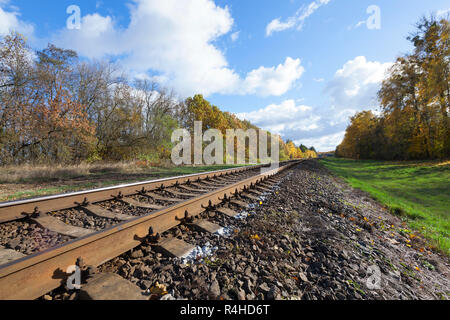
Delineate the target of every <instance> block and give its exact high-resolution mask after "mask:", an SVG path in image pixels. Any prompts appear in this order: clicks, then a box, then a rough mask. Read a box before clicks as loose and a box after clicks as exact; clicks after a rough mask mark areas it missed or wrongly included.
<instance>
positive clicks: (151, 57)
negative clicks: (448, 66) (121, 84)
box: [0, 0, 450, 151]
mask: <svg viewBox="0 0 450 320" xmlns="http://www.w3.org/2000/svg"><path fill="white" fill-rule="evenodd" d="M70 6H72V7H70ZM73 6H77V7H78V8H79V10H80V17H81V19H80V24H79V28H78V25H76V20H74V19H73V17H74V16H73V14H74V13H75V14H76V10H75V11H73V8H74V7H73ZM449 8H450V5H449V2H448V0H433V1H423V0H369V1H366V0H277V1H275V0H270V1H269V0H232V1H231V0H215V1H214V0H164V1H161V0H127V1H119V0H102V1H95V0H78V1H77V0H69V1H66V0H58V1H54V0H40V1H30V0H0V37H1V36H2V35H5V34H6V33H8V32H9V31H10V30H16V31H19V32H21V33H23V34H25V35H26V36H27V37H28V39H29V40H30V42H31V44H32V46H33V47H34V48H35V49H41V48H43V47H45V46H46V45H47V43H49V42H50V43H53V44H55V45H58V46H61V47H64V48H70V49H75V50H76V51H77V52H78V53H79V54H80V56H81V57H82V58H84V59H109V60H113V61H119V62H120V63H121V65H122V66H123V67H124V68H125V69H126V71H127V72H128V74H129V75H130V76H132V77H137V78H148V79H156V80H158V81H160V82H162V83H163V84H164V85H165V86H167V87H170V88H174V89H175V90H176V92H177V93H178V94H179V95H180V97H187V96H190V95H193V94H196V93H201V94H203V95H205V96H206V97H207V98H208V99H209V100H210V101H211V102H212V103H213V104H215V105H217V106H218V107H220V108H221V109H222V110H225V111H230V112H233V113H236V114H238V116H239V117H240V118H245V119H248V120H250V121H252V122H253V123H255V124H256V125H258V126H260V127H262V128H265V129H268V130H271V131H274V132H278V133H280V134H281V135H282V136H283V137H284V138H286V139H291V140H294V141H295V142H297V143H304V144H306V145H308V146H312V145H314V146H315V147H316V148H317V149H318V150H320V151H329V150H333V149H334V148H335V147H336V145H338V144H339V143H340V142H341V140H342V138H343V135H344V132H345V128H346V126H347V124H348V119H349V117H350V116H352V115H353V114H354V113H355V112H357V111H359V110H366V109H374V110H376V108H377V101H376V92H377V90H378V88H379V85H380V82H381V81H382V79H383V77H384V76H385V71H386V69H387V68H389V66H390V65H391V64H392V62H393V61H394V60H395V58H396V57H397V56H398V55H401V54H404V53H406V52H408V51H410V50H411V46H410V44H409V42H408V41H407V40H406V36H407V35H408V34H409V32H411V31H413V29H414V24H415V23H416V22H417V21H418V19H419V17H420V16H422V15H428V14H431V13H434V14H437V15H443V14H445V13H446V12H449ZM68 9H69V10H68ZM68 12H69V13H68ZM68 21H69V23H68ZM74 26H75V27H76V28H73V27H74Z"/></svg>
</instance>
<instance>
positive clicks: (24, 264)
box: [0, 161, 299, 300]
mask: <svg viewBox="0 0 450 320" xmlns="http://www.w3.org/2000/svg"><path fill="white" fill-rule="evenodd" d="M297 163H299V162H298V161H291V162H290V163H288V164H287V165H285V166H282V167H279V168H277V169H273V170H270V171H266V172H262V173H260V174H257V175H255V176H252V177H250V178H247V179H244V180H242V181H239V182H237V183H234V184H232V185H229V186H225V187H223V188H220V189H217V190H213V191H212V192H210V193H207V194H203V195H200V196H199V197H196V198H193V199H189V200H186V201H185V202H182V203H178V204H175V205H173V206H171V207H167V208H164V209H161V210H159V211H156V212H153V213H151V214H149V215H146V216H143V217H137V218H135V219H133V220H130V221H128V222H124V223H122V224H120V225H117V226H114V227H111V228H110V229H106V230H102V231H99V232H96V233H94V234H92V235H89V236H85V237H83V238H78V239H75V240H72V241H70V242H67V243H65V244H62V245H60V246H57V247H54V248H51V249H48V250H46V251H43V252H41V253H37V254H35V255H32V256H28V257H25V258H22V259H20V260H16V261H13V262H11V263H9V264H6V265H3V266H1V267H0V300H31V299H36V298H38V297H40V296H42V295H44V294H45V293H47V292H49V291H51V290H53V289H55V288H57V287H59V286H60V285H61V284H63V283H64V282H65V281H66V279H67V277H68V276H69V274H67V273H66V270H67V268H68V267H69V266H72V265H74V264H75V262H76V260H77V258H79V257H82V258H83V261H85V263H86V264H88V265H94V266H99V265H101V264H103V263H105V262H107V261H109V260H111V259H113V258H115V257H117V256H120V255H121V254H123V253H125V252H127V251H129V250H131V249H133V248H135V247H137V246H139V245H140V244H141V242H142V241H143V240H144V239H146V237H147V236H148V235H149V230H150V228H151V230H153V232H154V233H163V232H165V231H167V230H169V229H171V228H173V227H175V226H177V225H178V224H180V221H181V220H182V219H183V218H185V217H186V214H188V215H189V216H196V215H198V214H200V213H201V212H203V211H204V207H205V206H207V205H217V204H220V203H221V202H222V199H221V197H224V196H225V195H226V196H230V195H232V194H234V193H235V192H236V191H238V192H240V191H242V190H244V188H245V187H248V186H250V185H251V184H254V183H258V182H261V181H264V180H266V179H268V178H269V177H270V176H272V175H275V174H277V173H279V172H281V171H284V170H286V169H288V168H290V167H291V166H293V165H295V164H297Z"/></svg>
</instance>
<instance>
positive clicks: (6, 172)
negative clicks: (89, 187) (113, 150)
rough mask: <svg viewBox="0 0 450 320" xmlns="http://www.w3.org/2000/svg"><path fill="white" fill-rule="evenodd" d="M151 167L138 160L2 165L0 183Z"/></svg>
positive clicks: (55, 179)
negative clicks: (69, 164) (72, 163)
mask: <svg viewBox="0 0 450 320" xmlns="http://www.w3.org/2000/svg"><path fill="white" fill-rule="evenodd" d="M150 171H152V168H151V167H148V166H146V165H143V164H142V163H136V162H118V163H102V164H88V163H82V164H79V165H71V166H63V165H52V166H50V165H40V166H34V165H21V166H6V167H0V183H29V182H50V181H60V180H67V179H75V178H79V177H86V176H90V175H102V174H113V173H117V174H130V173H148V172H150Z"/></svg>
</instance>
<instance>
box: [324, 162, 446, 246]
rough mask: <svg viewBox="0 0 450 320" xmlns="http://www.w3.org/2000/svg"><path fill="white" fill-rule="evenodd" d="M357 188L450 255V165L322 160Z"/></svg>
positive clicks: (439, 163)
mask: <svg viewBox="0 0 450 320" xmlns="http://www.w3.org/2000/svg"><path fill="white" fill-rule="evenodd" d="M320 162H321V163H322V164H323V165H324V166H325V167H327V168H328V169H329V170H330V171H331V172H333V173H334V174H335V175H337V176H339V177H341V178H343V179H344V180H345V181H346V182H347V183H349V184H350V185H351V186H352V187H353V188H358V189H360V190H363V191H366V192H368V193H369V194H370V195H371V196H372V197H373V198H374V199H375V200H377V201H379V202H380V203H382V204H384V205H385V206H387V207H388V208H389V209H390V211H391V212H392V213H393V214H396V215H399V216H401V217H402V218H404V219H405V220H407V222H408V225H409V227H410V228H412V229H415V230H417V231H420V232H421V233H422V234H423V235H424V236H425V237H426V238H427V239H429V240H430V241H431V243H432V245H433V246H434V247H435V248H437V249H439V250H440V251H442V252H443V253H445V254H447V255H449V254H450V238H449V231H450V162H449V161H447V162H438V161H416V162H410V161H407V162H392V161H373V160H361V161H359V160H358V161H356V160H348V159H338V158H327V159H323V160H320Z"/></svg>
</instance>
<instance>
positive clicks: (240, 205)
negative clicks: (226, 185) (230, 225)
mask: <svg viewBox="0 0 450 320" xmlns="http://www.w3.org/2000/svg"><path fill="white" fill-rule="evenodd" d="M230 203H232V204H235V205H237V206H239V207H242V208H247V207H248V203H246V202H244V201H241V200H231V201H230Z"/></svg>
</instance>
